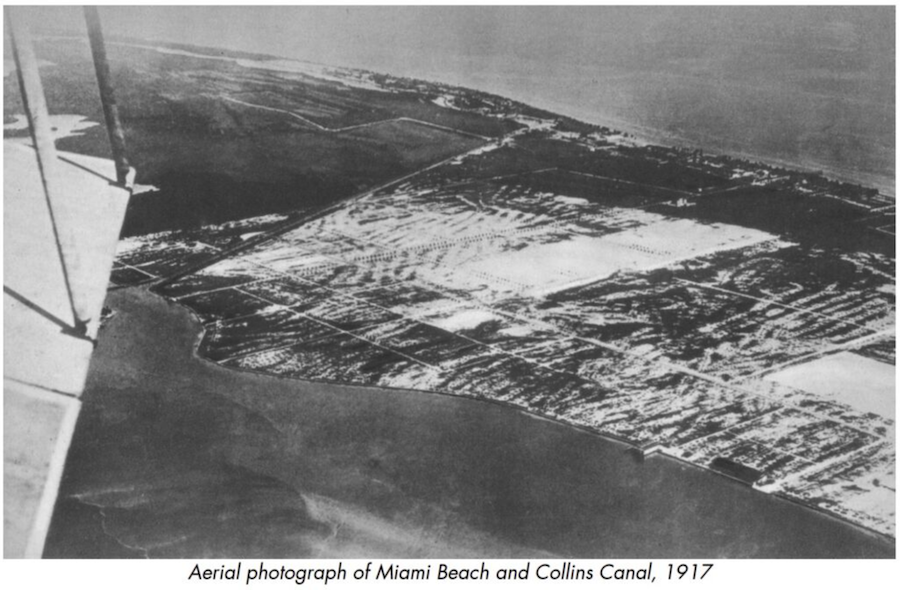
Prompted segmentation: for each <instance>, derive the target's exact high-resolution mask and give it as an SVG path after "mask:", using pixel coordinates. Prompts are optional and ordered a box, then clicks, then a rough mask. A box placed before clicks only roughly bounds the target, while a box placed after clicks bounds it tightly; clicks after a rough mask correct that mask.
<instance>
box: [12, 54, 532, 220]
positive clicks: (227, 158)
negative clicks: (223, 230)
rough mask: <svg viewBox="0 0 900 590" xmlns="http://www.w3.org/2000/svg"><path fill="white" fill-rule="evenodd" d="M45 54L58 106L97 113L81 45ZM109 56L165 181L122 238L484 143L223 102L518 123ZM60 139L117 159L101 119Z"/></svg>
mask: <svg viewBox="0 0 900 590" xmlns="http://www.w3.org/2000/svg"><path fill="white" fill-rule="evenodd" d="M37 49H38V54H39V56H40V57H41V58H42V59H45V60H47V61H49V62H52V63H53V64H55V65H53V66H46V67H44V68H43V69H42V72H41V74H42V78H43V81H44V86H45V90H46V94H47V100H48V104H49V106H50V110H51V113H78V114H81V115H84V116H86V117H87V118H88V119H90V120H93V121H102V120H103V116H102V112H101V110H100V102H99V98H98V96H97V90H96V79H95V77H94V71H93V65H92V63H91V61H90V55H89V52H88V48H87V44H86V42H84V41H80V40H79V41H76V40H72V41H66V40H54V41H44V42H40V43H39V44H38V48H37ZM109 54H110V60H111V65H112V74H113V79H114V84H115V87H116V91H117V98H118V102H119V105H120V111H121V115H122V119H123V123H124V125H125V128H126V140H127V145H128V151H129V156H130V159H131V162H132V165H133V166H134V167H135V168H136V169H137V170H138V182H140V183H143V184H152V185H155V186H157V187H159V188H160V191H159V192H157V193H154V194H147V195H145V196H142V197H138V198H135V199H134V201H133V203H132V206H131V207H130V208H129V211H128V215H127V219H126V222H125V226H124V228H123V233H124V235H135V234H142V233H148V232H154V231H162V230H166V229H176V228H191V227H196V226H197V225H200V224H207V223H221V222H224V221H229V220H234V219H241V218H245V217H249V216H254V215H262V214H267V213H283V212H289V211H293V210H296V209H298V208H303V207H310V206H316V205H322V204H329V203H332V202H335V201H337V200H340V199H341V198H345V197H347V196H349V195H352V194H354V193H356V192H359V191H362V190H365V189H367V188H371V187H372V186H375V185H377V184H379V183H383V182H385V181H387V180H389V179H391V178H394V177H398V176H401V175H403V174H406V173H409V172H411V171H412V170H415V169H417V168H419V167H421V166H423V165H427V164H429V163H432V162H434V161H439V160H441V159H443V158H446V157H448V156H451V155H453V154H455V153H459V152H462V151H465V150H466V149H470V148H472V147H476V146H477V145H478V140H477V139H474V138H472V137H469V136H464V135H461V134H455V133H452V132H447V131H443V130H439V129H434V128H429V127H425V126H422V125H417V124H415V123H408V122H401V123H390V124H387V125H385V126H374V127H370V128H366V129H364V130H356V131H353V132H349V133H331V132H328V131H321V130H318V129H316V128H314V127H313V126H311V125H309V124H308V123H305V122H304V121H302V120H300V119H297V118H294V117H291V116H290V115H289V114H287V113H278V112H273V111H267V110H263V109H257V108H253V107H249V106H245V105H240V104H236V103H232V102H228V101H225V100H223V97H233V98H237V99H239V100H243V101H245V102H248V103H252V104H260V105H270V106H273V107H275V108H283V109H285V110H289V111H297V112H298V113H299V114H301V115H303V116H306V117H308V118H310V119H314V120H316V122H317V123H320V124H321V125H323V126H325V127H327V128H339V127H344V126H347V125H355V124H360V123H366V122H374V121H381V120H385V119H392V118H396V117H408V118H415V119H421V120H423V121H427V122H432V123H435V124H439V125H444V126H448V127H454V128H457V129H460V130H462V131H466V132H469V133H475V134H484V135H499V134H502V133H504V132H506V131H508V130H510V129H514V128H515V127H516V124H515V123H514V122H511V121H503V120H499V119H495V118H488V117H486V116H483V115H480V114H477V113H463V112H459V111H452V110H448V109H444V108H442V107H439V106H437V105H434V104H431V103H430V102H428V101H426V100H425V99H424V98H423V97H421V96H416V95H412V94H408V93H407V94H403V93H389V92H379V91H374V90H365V89H356V88H353V89H348V88H347V87H344V86H342V85H340V84H337V83H330V82H324V81H322V80H317V79H313V78H308V77H305V76H303V75H301V74H285V75H281V74H279V73H277V72H270V71H265V70H256V69H253V68H246V67H242V66H239V65H237V64H235V63H233V62H229V61H223V60H213V59H201V58H194V57H188V56H180V55H167V54H160V53H157V52H155V51H152V50H147V49H139V48H132V47H125V46H121V45H116V44H110V45H109ZM4 84H5V94H4V96H5V104H4V110H5V112H6V113H15V112H21V105H20V104H19V92H18V88H17V86H16V85H17V82H16V80H15V77H14V76H8V77H6V78H5V79H4ZM312 110H316V112H317V114H315V115H313V113H311V111H312ZM59 147H60V149H63V150H70V151H75V152H79V153H86V154H90V155H97V156H102V157H109V148H108V143H107V138H106V132H105V129H104V128H103V127H101V126H98V127H94V128H92V129H90V130H88V131H87V132H86V133H84V134H83V135H81V136H78V137H69V138H65V139H63V140H61V141H59Z"/></svg>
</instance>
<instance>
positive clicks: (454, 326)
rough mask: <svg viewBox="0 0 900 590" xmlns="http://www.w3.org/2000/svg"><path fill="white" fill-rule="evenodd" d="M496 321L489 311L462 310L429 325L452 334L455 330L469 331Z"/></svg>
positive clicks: (495, 317)
mask: <svg viewBox="0 0 900 590" xmlns="http://www.w3.org/2000/svg"><path fill="white" fill-rule="evenodd" d="M496 319H497V316H495V315H494V314H492V313H491V312H489V311H484V310H482V309H472V308H469V309H465V308H464V309H462V310H460V311H458V312H456V313H454V314H453V315H450V316H448V317H444V318H440V319H436V320H432V321H430V322H429V323H431V324H432V325H433V326H437V327H438V328H443V329H444V330H448V331H450V332H454V331H456V330H471V329H473V328H477V327H478V326H480V325H481V324H483V323H485V322H490V321H491V320H496Z"/></svg>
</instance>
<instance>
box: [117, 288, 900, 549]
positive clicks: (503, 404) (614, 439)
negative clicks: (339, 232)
mask: <svg viewBox="0 0 900 590" xmlns="http://www.w3.org/2000/svg"><path fill="white" fill-rule="evenodd" d="M135 288H137V289H141V290H143V291H144V292H146V293H148V294H149V295H151V296H153V297H158V298H160V299H161V300H163V301H165V302H166V303H168V304H174V305H177V306H179V307H181V308H182V309H183V310H184V311H186V312H187V313H188V314H189V315H190V316H191V318H193V320H194V322H196V324H197V326H198V327H199V330H198V333H197V337H196V339H195V341H194V344H193V350H192V352H191V354H192V356H193V357H194V358H195V359H196V360H198V361H201V362H203V363H205V364H208V365H212V366H215V367H219V368H222V369H225V370H228V371H235V372H238V373H246V374H249V375H256V376H261V377H265V378H270V379H278V380H282V381H287V382H289V383H290V382H296V383H313V384H315V383H318V384H324V385H332V386H338V387H342V386H351V387H365V388H368V389H377V390H385V391H394V392H402V393H406V394H412V395H416V394H418V395H434V396H442V397H447V398H450V399H466V400H472V401H475V402H482V403H486V404H490V405H493V406H497V407H500V408H505V409H508V410H512V411H515V412H519V413H521V414H522V415H524V416H527V417H529V418H531V419H534V420H542V421H546V422H549V423H551V424H556V425H559V426H563V427H565V428H571V429H573V430H575V431H577V432H581V433H583V434H587V435H589V436H594V437H597V438H599V439H601V440H603V441H606V442H608V443H611V444H616V445H622V446H624V447H626V450H627V451H636V452H641V447H640V445H639V444H638V443H635V442H634V441H631V440H628V439H627V438H624V437H620V436H616V435H615V434H612V433H609V432H600V431H597V430H593V429H591V428H589V427H587V426H584V425H581V424H577V423H574V422H570V421H568V420H564V419H562V418H558V417H554V416H548V415H545V414H540V413H538V412H535V411H532V410H529V409H528V408H524V407H522V406H519V405H516V404H513V403H511V402H507V401H503V400H497V399H492V398H489V397H484V396H477V395H468V394H465V393H448V392H444V391H433V390H424V389H405V388H401V387H391V386H388V385H377V384H360V383H352V382H345V381H329V380H326V379H305V378H299V377H286V376H283V375H275V374H272V373H266V372H265V371H258V370H254V369H246V368H242V367H226V366H223V365H221V364H219V363H217V362H215V361H213V360H211V359H209V358H206V357H204V356H203V355H202V354H200V346H201V344H203V339H204V338H205V337H206V326H205V325H204V324H203V322H202V321H201V320H200V317H199V316H198V315H197V314H196V313H195V312H194V310H193V309H191V308H190V307H189V306H187V305H185V304H183V303H181V302H180V301H177V300H171V299H167V298H166V297H165V296H163V295H160V294H158V293H154V292H152V291H150V290H149V289H148V288H146V287H140V286H139V287H135ZM652 457H659V458H661V459H664V460H667V461H672V462H674V463H677V464H680V465H684V466H687V467H689V468H692V469H696V470H698V471H701V472H704V473H707V474H710V475H712V476H717V477H722V478H724V479H726V480H729V481H731V482H734V483H736V484H738V485H741V486H744V487H747V488H749V489H751V490H752V491H753V492H754V493H757V494H763V495H766V496H769V497H772V498H777V499H778V500H781V501H785V502H788V503H790V504H792V505H795V506H799V507H801V508H803V509H806V510H811V511H813V512H815V513H817V514H820V515H822V516H825V517H828V518H830V519H832V520H834V521H836V522H840V523H841V524H844V525H847V526H850V527H852V528H854V529H856V530H858V531H860V532H862V533H865V534H868V535H870V536H871V537H872V538H874V539H878V540H880V541H883V542H887V543H896V539H895V538H894V537H891V536H890V535H887V534H885V533H882V532H880V531H876V530H873V529H870V528H867V527H865V526H863V525H861V524H859V523H856V522H853V521H852V520H850V519H848V518H846V517H844V516H842V515H840V514H836V513H833V512H830V511H828V510H826V509H823V508H820V507H818V506H816V505H814V504H808V503H806V502H803V501H801V500H799V499H797V498H793V497H791V496H789V495H787V494H784V493H782V492H780V491H779V492H772V493H769V492H764V491H762V490H759V489H757V488H755V487H754V486H753V484H749V483H747V482H745V481H743V480H741V479H739V478H737V477H734V476H731V475H728V474H727V473H724V472H722V471H718V470H715V469H713V468H711V467H705V466H703V465H699V464H697V463H692V462H690V461H688V460H686V459H684V458H682V457H679V456H677V455H670V454H669V453H667V452H666V451H665V450H661V451H659V452H656V453H653V454H652V455H649V456H647V457H646V458H642V459H641V461H646V460H647V459H650V458H652Z"/></svg>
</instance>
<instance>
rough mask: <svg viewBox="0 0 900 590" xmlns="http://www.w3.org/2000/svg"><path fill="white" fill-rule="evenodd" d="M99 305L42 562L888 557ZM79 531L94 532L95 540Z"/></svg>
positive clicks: (818, 517) (165, 319) (669, 482)
mask: <svg viewBox="0 0 900 590" xmlns="http://www.w3.org/2000/svg"><path fill="white" fill-rule="evenodd" d="M110 298H111V300H110V302H109V304H111V306H112V307H113V308H115V309H116V310H117V313H116V315H115V316H114V317H113V318H112V319H111V320H110V324H108V325H107V326H106V327H105V328H104V330H105V334H104V332H101V338H100V344H99V345H98V351H97V354H96V357H97V362H96V366H94V367H92V372H93V378H92V379H91V380H90V384H91V387H90V388H89V390H88V391H86V395H85V398H84V403H85V405H84V409H83V411H82V418H81V419H80V422H79V426H78V429H77V430H76V440H75V441H74V442H73V447H72V450H71V451H70V456H69V463H70V464H69V465H68V466H67V473H66V476H65V477H64V482H63V486H62V488H61V494H60V498H61V500H62V501H61V502H60V503H59V504H58V506H57V514H56V515H55V516H54V522H59V523H60V528H54V527H51V532H54V533H55V535H54V537H53V542H52V544H51V545H50V547H51V553H50V556H53V557H72V556H75V555H80V556H81V557H85V556H87V557H90V556H93V557H112V556H123V555H121V553H122V552H121V551H119V550H118V548H119V547H121V546H123V545H124V546H128V547H132V548H137V551H138V552H140V551H141V550H146V555H147V556H150V557H198V556H201V555H205V556H207V557H214V556H222V557H225V556H234V555H244V556H246V555H247V554H248V552H249V553H254V552H256V553H258V554H259V555H261V556H266V557H274V556H275V555H276V554H277V555H285V556H292V557H295V558H296V557H298V556H304V555H310V556H311V555H313V554H315V555H330V556H348V557H349V556H360V555H362V556H369V557H372V556H373V555H376V556H377V555H384V556H385V557H390V558H399V557H426V556H433V557H441V558H448V557H451V556H457V557H467V556H468V557H504V556H506V557H534V556H535V555H539V554H544V552H548V554H553V555H557V556H562V557H570V558H575V557H591V556H597V557H598V556H604V557H618V558H624V557H632V558H637V557H646V556H650V555H652V556H655V557H671V558H688V557H696V558H701V557H716V558H747V557H750V558H760V557H761V558H784V557H799V558H826V557H838V558H848V557H849V558H879V557H884V558H891V557H893V556H894V551H895V542H894V540H893V539H885V538H882V537H879V536H877V535H876V534H875V533H872V532H871V531H868V530H866V529H863V528H861V527H859V526H858V525H853V524H851V523H847V522H844V521H839V520H838V519H836V518H835V517H834V516H833V515H829V514H825V513H821V512H817V511H813V510H808V507H806V506H802V505H800V504H797V503H795V502H791V501H785V499H784V498H779V497H776V496H773V495H768V494H761V493H759V492H758V490H754V489H752V488H751V487H750V486H747V485H746V484H744V483H740V482H737V481H734V480H732V479H729V478H727V477H710V475H711V473H713V474H718V473H717V472H714V471H711V470H706V469H697V468H696V467H697V466H695V465H691V464H687V463H684V462H682V461H679V460H675V461H670V460H666V459H662V460H659V459H658V458H657V457H648V458H647V460H643V461H642V460H641V459H640V458H639V457H637V456H636V454H635V453H634V452H633V451H632V450H631V449H632V448H633V445H629V444H627V443H626V442H623V441H618V440H615V438H613V437H606V436H603V435H600V434H598V433H596V432H593V431H590V430H587V429H585V428H580V427H578V426H577V425H571V424H568V423H566V422H563V421H560V420H555V419H552V418H548V417H545V416H541V415H538V414H534V413H531V412H527V411H524V410H522V409H521V408H518V407H516V406H512V405H510V404H504V403H500V402H495V403H488V404H483V403H478V402H480V401H488V400H481V399H477V398H474V397H463V396H460V395H450V394H438V395H430V394H429V393H426V392H420V391H415V390H401V389H393V388H375V387H371V386H360V385H352V384H341V385H334V384H325V383H315V382H308V381H305V380H299V379H295V378H286V377H281V378H275V377H277V376H274V375H267V374H263V373H259V372H252V371H233V370H232V369H231V368H226V367H222V366H220V365H218V364H216V363H213V362H212V361H209V360H207V359H203V358H202V357H199V356H195V355H194V351H196V350H197V348H196V347H197V346H198V345H199V343H200V342H201V341H202V335H203V326H202V325H201V324H199V323H198V322H197V319H196V316H195V315H194V314H193V312H192V311H190V310H189V309H188V308H186V307H185V306H184V305H183V304H180V303H177V302H173V301H170V300H167V299H165V298H163V297H161V296H159V295H157V294H155V293H151V292H149V291H148V290H147V289H146V288H141V287H137V288H134V289H132V290H130V291H127V290H119V291H116V292H113V293H110ZM117 324H118V325H117ZM134 355H139V356H137V357H135V356H134ZM200 361H202V362H200ZM510 410H517V411H510ZM191 416H193V417H194V418H191ZM123 420H124V421H123ZM173 452H174V453H175V454H172V453H173ZM670 459H671V458H670ZM182 465H183V466H182ZM179 474H181V475H179ZM718 475H722V474H718ZM246 489H250V490H256V491H253V492H252V494H251V495H250V496H246V492H242V490H246ZM207 493H214V494H215V496H214V497H215V498H217V499H216V500H215V501H210V500H207V499H205V498H206V494H207ZM233 496H236V497H237V499H236V500H233V498H232V497H233ZM220 497H221V498H225V499H224V500H220V499H218V498H220ZM273 497H274V499H272V498H273ZM294 498H295V499H294ZM85 502H88V503H90V505H91V506H94V507H95V508H96V509H93V508H92V509H91V510H86V509H84V508H83V507H82V504H84V503H85ZM235 502H237V505H238V506H242V507H241V508H239V509H237V508H235V509H232V505H234V504H235ZM246 502H249V504H246ZM297 502H299V503H300V504H299V506H300V508H299V510H300V512H297V510H298V508H297V507H296V506H295V505H296V503H297ZM223 504H224V507H223V506H222V505H223ZM282 506H283V508H280V507H282ZM288 506H291V508H289V510H291V511H292V512H296V516H295V517H292V518H291V519H290V520H289V521H285V520H284V518H285V516H283V515H284V514H285V513H284V510H286V509H288ZM304 506H305V507H306V508H303V507H304ZM222 510H225V514H224V515H223V514H221V513H220V512H221V511H222ZM232 510H234V512H232ZM67 511H69V512H74V513H75V514H67ZM98 511H99V514H100V516H99V517H98V516H97V514H98ZM159 511H162V513H161V514H157V512H159ZM173 511H174V514H170V513H171V512H173ZM260 511H262V512H260ZM269 512H271V513H272V514H271V516H270V515H269ZM231 514H233V515H232V516H229V515H231ZM90 515H94V520H93V521H91V520H90V518H89V517H90ZM179 515H180V516H179ZM226 516H227V518H226ZM98 518H99V522H98ZM223 518H224V520H223ZM248 518H249V519H251V521H252V524H250V523H247V524H243V526H245V527H251V528H252V529H253V531H256V532H255V533H254V534H249V533H247V534H243V533H242V534H241V535H237V536H235V535H234V534H232V532H231V529H229V528H228V527H229V526H231V527H234V526H237V525H238V524H242V523H243V522H244V521H243V520H242V519H248ZM79 519H81V520H79ZM785 523H787V524H788V525H789V526H782V525H784V524H785ZM79 526H82V527H98V526H99V527H101V529H98V530H97V531H96V533H95V536H94V538H97V539H99V540H100V546H99V547H98V548H91V547H89V546H84V541H83V540H80V539H83V535H79V532H78V531H79ZM210 527H212V530H209V529H210ZM222 527H225V528H226V529H227V530H225V531H222V530H220V529H221V528H222ZM286 527H287V528H286ZM776 530H777V531H778V533H777V534H773V531H776ZM328 531H331V533H328ZM337 531H342V532H340V533H339V534H338V533H337ZM385 531H387V532H385ZM332 533H333V534H335V535H337V539H335V538H334V537H333V535H332ZM385 535H387V536H385ZM110 537H112V538H113V539H114V540H116V541H117V544H112V543H110V541H109V538H110ZM173 539H174V540H173ZM235 539H237V540H235ZM296 539H303V540H304V542H303V543H301V545H300V546H299V547H298V546H295V544H296ZM241 543H243V544H241ZM247 543H249V545H247ZM218 545H222V547H221V548H220V547H218ZM104 546H105V547H106V550H105V551H104V548H103V547H104ZM210 546H213V547H214V549H210ZM248 547H249V548H248ZM286 547H287V548H286ZM290 547H293V549H290ZM303 547H307V549H303ZM309 547H319V549H317V550H315V551H314V552H313V553H307V550H309V549H308V548H309ZM79 551H80V552H81V553H78V552H79ZM92 551H99V552H101V553H102V554H101V555H96V554H92V553H91V552H92ZM85 553H87V555H85ZM254 554H255V553H254ZM140 555H144V553H140ZM132 556H138V554H133V555H132Z"/></svg>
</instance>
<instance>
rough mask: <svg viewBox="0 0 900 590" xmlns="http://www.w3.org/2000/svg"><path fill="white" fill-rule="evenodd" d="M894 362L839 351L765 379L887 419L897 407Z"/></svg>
mask: <svg viewBox="0 0 900 590" xmlns="http://www.w3.org/2000/svg"><path fill="white" fill-rule="evenodd" d="M894 372H895V369H894V365H889V364H887V363H881V362H878V361H875V360H872V359H868V358H865V357H861V356H859V355H857V354H853V353H852V352H846V351H845V352H839V353H837V354H833V355H829V356H824V357H822V358H818V359H816V360H813V361H810V362H808V363H803V364H800V365H794V366H792V367H788V368H786V369H784V370H781V371H778V372H776V373H772V374H770V375H767V376H766V379H769V380H771V381H775V382H777V383H781V384H783V385H787V386H788V387H793V388H795V389H802V390H803V391H809V392H810V393H815V394H818V395H821V396H823V397H826V398H829V399H835V400H837V401H840V402H841V403H844V404H847V405H849V406H851V407H853V408H856V409H857V410H859V411H860V412H872V413H873V414H878V415H880V416H885V417H887V418H890V417H891V416H893V415H894V411H895V408H896V393H895V391H896V389H895V388H896V383H894Z"/></svg>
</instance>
